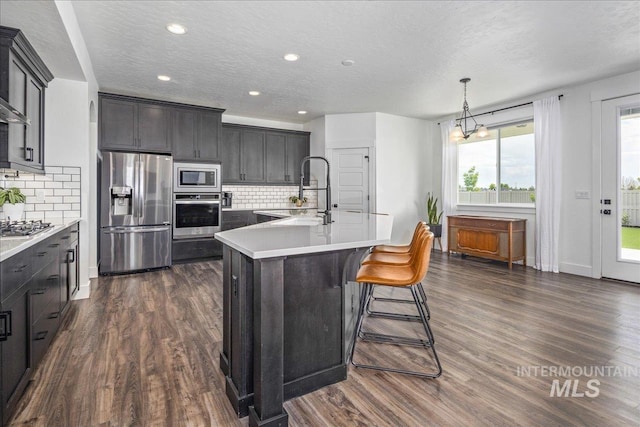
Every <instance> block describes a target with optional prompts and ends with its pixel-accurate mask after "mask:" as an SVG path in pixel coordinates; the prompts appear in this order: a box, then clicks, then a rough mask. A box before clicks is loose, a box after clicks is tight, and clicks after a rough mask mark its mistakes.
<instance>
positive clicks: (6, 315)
mask: <svg viewBox="0 0 640 427" xmlns="http://www.w3.org/2000/svg"><path fill="white" fill-rule="evenodd" d="M0 322H2V329H1V330H0V341H6V340H7V338H8V337H10V336H11V312H10V311H0Z"/></svg>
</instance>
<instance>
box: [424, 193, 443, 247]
mask: <svg viewBox="0 0 640 427" xmlns="http://www.w3.org/2000/svg"><path fill="white" fill-rule="evenodd" d="M427 196H428V198H427V224H428V225H429V228H430V229H431V232H432V233H433V237H441V236H442V224H440V220H441V219H442V214H443V213H444V212H443V211H440V213H438V198H437V197H433V195H432V194H431V193H427Z"/></svg>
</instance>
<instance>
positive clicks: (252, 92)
mask: <svg viewBox="0 0 640 427" xmlns="http://www.w3.org/2000/svg"><path fill="white" fill-rule="evenodd" d="M249 95H251V96H258V95H260V92H258V91H257V90H250V91H249Z"/></svg>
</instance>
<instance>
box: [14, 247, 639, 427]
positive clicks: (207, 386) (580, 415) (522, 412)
mask: <svg viewBox="0 0 640 427" xmlns="http://www.w3.org/2000/svg"><path fill="white" fill-rule="evenodd" d="M427 279H428V280H427V281H426V282H425V284H426V288H427V293H428V295H429V305H430V308H431V312H432V321H431V325H432V328H433V330H434V334H435V337H436V348H437V350H438V352H439V356H440V359H441V361H442V365H443V368H444V373H443V375H442V377H441V378H439V379H437V380H423V379H419V378H415V377H407V376H403V375H398V374H391V373H383V372H377V371H369V370H361V369H354V368H353V367H351V368H350V371H349V379H348V380H347V381H344V382H342V383H339V384H336V385H333V386H329V387H325V388H323V389H321V390H318V391H316V392H314V393H311V394H309V395H306V396H303V397H300V398H297V399H293V400H291V401H289V402H286V403H285V408H286V410H287V411H288V412H289V415H290V425H292V426H374V425H377V426H425V425H443V426H475V425H492V426H496V425H507V426H514V425H532V426H533V425H535V426H554V425H557V426H567V425H580V426H614V425H616V426H620V425H634V426H637V425H640V378H639V377H638V375H639V374H640V373H639V372H638V370H640V368H639V367H640V288H639V287H634V286H630V285H625V284H620V283H615V282H607V281H599V280H591V279H588V278H583V277H578V276H571V275H564V274H548V273H539V272H536V271H534V270H532V269H527V270H526V271H523V269H521V268H514V270H513V271H509V270H508V269H507V268H506V266H505V265H504V264H499V263H491V262H485V261H481V260H475V259H472V258H467V259H465V260H462V259H460V258H459V257H451V258H450V259H449V258H447V257H446V256H441V255H440V254H434V256H433V258H432V262H431V269H430V272H429V274H428V276H427ZM396 292H399V291H396ZM221 299H222V298H221V262H219V261H217V262H206V263H197V264H187V265H178V266H175V267H173V268H172V269H171V270H163V271H156V272H150V273H144V274H137V275H128V276H120V277H108V278H100V279H98V280H96V281H95V283H94V284H93V289H92V294H91V299H89V300H84V301H76V302H73V306H72V308H71V310H70V312H69V315H68V316H67V317H66V319H65V320H64V323H63V326H62V329H61V331H60V332H59V334H58V336H57V337H56V339H55V340H54V343H53V345H52V347H51V349H50V350H49V352H48V353H47V355H46V356H45V359H44V360H43V362H42V365H41V366H40V368H39V369H38V370H37V372H36V373H35V378H34V381H33V383H32V384H31V385H30V386H29V388H28V389H27V391H26V393H25V395H24V396H23V398H22V399H21V402H20V404H19V408H18V411H17V413H16V414H15V416H14V417H13V419H12V425H16V426H17V425H35V426H96V425H110V426H124V425H128V426H130V425H157V426H164V425H167V426H207V425H215V426H238V425H240V426H244V425H246V424H247V419H246V418H245V419H243V420H237V419H236V418H235V417H234V415H233V413H232V410H231V406H230V405H229V403H228V402H227V400H226V397H225V394H224V378H223V376H222V374H221V373H220V371H219V369H218V354H219V350H220V341H221V339H222V332H221V313H222V307H221ZM376 321H378V322H386V321H382V320H376V319H370V321H368V322H367V323H366V324H365V326H367V327H371V328H379V327H383V326H385V325H384V324H379V325H376V324H375V323H374V322H376ZM395 323H396V324H399V325H400V326H395V325H393V327H395V328H396V329H397V328H398V327H399V328H401V329H403V331H404V332H405V333H413V330H414V329H415V326H416V324H412V323H407V322H395ZM360 351H362V353H359V354H360V356H361V357H364V358H367V359H375V360H385V361H388V360H393V359H396V358H398V359H400V358H401V359H402V360H403V361H404V362H406V363H405V364H411V363H419V362H420V361H422V356H421V354H420V353H417V352H416V351H415V350H409V351H408V352H404V350H403V351H398V350H395V349H393V348H392V346H387V345H376V346H375V347H372V346H367V345H362V346H360V345H359V352H360ZM403 355H404V356H403ZM523 366H524V367H531V366H562V367H567V366H568V367H590V366H616V367H619V368H621V369H623V368H626V369H627V371H626V374H627V376H624V375H623V376H588V375H587V376H585V375H583V376H572V375H570V376H567V377H566V379H571V380H579V383H578V388H577V389H576V391H577V392H584V391H588V390H589V389H587V381H588V380H590V379H597V380H598V381H599V382H600V383H599V386H598V390H599V394H598V396H597V397H550V392H551V385H552V382H553V380H554V379H556V380H560V384H564V380H565V378H561V377H552V376H541V375H537V376H533V375H532V376H518V375H517V372H518V371H517V370H518V367H523ZM629 370H631V372H628V371H629ZM531 373H532V374H533V372H531ZM587 373H588V372H587ZM623 373H625V371H623ZM634 374H635V375H634Z"/></svg>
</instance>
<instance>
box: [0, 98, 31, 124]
mask: <svg viewBox="0 0 640 427" xmlns="http://www.w3.org/2000/svg"><path fill="white" fill-rule="evenodd" d="M0 123H9V124H11V123H17V124H21V125H29V124H31V121H30V120H29V119H28V118H27V116H25V115H24V114H22V113H21V112H20V111H18V110H17V109H15V108H13V107H12V106H11V104H9V103H8V102H7V101H5V100H4V99H2V98H0Z"/></svg>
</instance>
